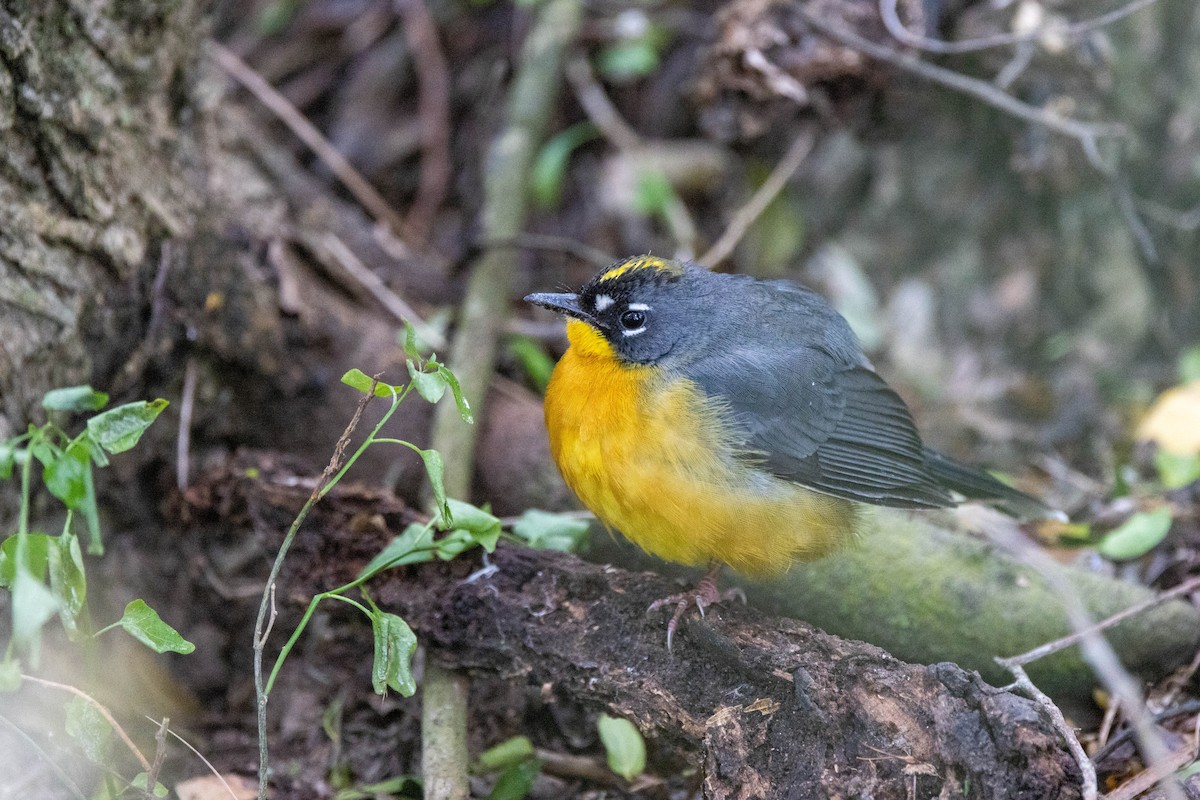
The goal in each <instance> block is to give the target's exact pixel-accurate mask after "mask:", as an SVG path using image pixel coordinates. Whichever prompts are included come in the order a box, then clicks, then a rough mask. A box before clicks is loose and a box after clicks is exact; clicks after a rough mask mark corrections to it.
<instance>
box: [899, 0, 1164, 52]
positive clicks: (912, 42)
mask: <svg viewBox="0 0 1200 800" xmlns="http://www.w3.org/2000/svg"><path fill="white" fill-rule="evenodd" d="M898 2H899V0H879V15H880V16H881V17H883V25H884V27H886V28H887V30H888V33H890V34H891V35H892V36H894V37H895V38H896V39H897V40H898V41H900V42H902V43H903V44H906V45H908V46H909V47H915V48H917V49H918V50H927V51H928V52H931V53H942V54H954V53H973V52H975V51H978V50H988V49H991V48H993V47H1004V46H1006V45H1012V44H1021V43H1023V42H1032V41H1034V40H1035V39H1039V38H1041V37H1042V36H1044V35H1045V34H1046V33H1053V34H1055V35H1057V36H1061V37H1062V38H1063V39H1076V38H1078V37H1080V36H1083V35H1084V34H1086V33H1091V32H1092V31H1094V30H1096V29H1098V28H1103V27H1105V26H1107V25H1111V24H1112V23H1114V22H1116V21H1118V20H1121V19H1124V18H1125V17H1128V16H1129V15H1131V14H1135V13H1137V12H1138V11H1141V10H1142V9H1143V8H1146V7H1147V6H1150V5H1153V4H1154V3H1157V2H1158V0H1132V1H1131V2H1130V3H1128V4H1127V5H1124V6H1121V7H1120V8H1116V9H1113V10H1112V11H1109V12H1108V13H1106V14H1101V15H1100V16H1098V17H1093V18H1092V19H1089V20H1084V21H1082V22H1075V23H1072V24H1070V25H1064V26H1062V27H1061V28H1053V29H1050V30H1049V31H1047V29H1046V28H1044V27H1040V28H1037V29H1035V30H1032V31H1025V32H1022V33H998V34H995V35H993V36H981V37H979V38H977V39H962V40H959V41H956V42H947V41H945V40H944V39H929V38H927V37H924V36H919V35H917V34H915V33H913V32H912V31H910V30H909V29H908V28H906V27H905V26H904V23H903V22H901V20H900V15H899V13H897V9H896V6H897V3H898Z"/></svg>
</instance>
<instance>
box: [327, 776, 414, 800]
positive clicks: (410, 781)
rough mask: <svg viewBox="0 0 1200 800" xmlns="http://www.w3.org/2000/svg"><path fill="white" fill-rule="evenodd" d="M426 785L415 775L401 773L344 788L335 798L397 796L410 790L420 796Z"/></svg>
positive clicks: (363, 799) (372, 799)
mask: <svg viewBox="0 0 1200 800" xmlns="http://www.w3.org/2000/svg"><path fill="white" fill-rule="evenodd" d="M423 788H424V785H423V784H422V783H421V779H420V778H418V777H416V776H414V775H400V776H398V777H395V778H388V779H387V780H383V781H379V782H378V783H364V784H362V785H360V786H351V787H350V788H348V789H342V790H341V791H339V792H338V793H337V794H335V795H334V796H333V798H334V800H376V798H379V797H395V796H398V795H403V796H405V797H408V796H410V795H408V794H407V792H409V791H410V790H415V791H416V793H417V796H420V794H421V790H422V789H423Z"/></svg>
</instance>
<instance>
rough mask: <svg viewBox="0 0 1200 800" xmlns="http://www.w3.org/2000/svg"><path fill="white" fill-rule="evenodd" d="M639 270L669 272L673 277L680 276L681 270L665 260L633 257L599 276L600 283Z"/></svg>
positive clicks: (651, 257) (675, 263)
mask: <svg viewBox="0 0 1200 800" xmlns="http://www.w3.org/2000/svg"><path fill="white" fill-rule="evenodd" d="M639 269H653V270H659V271H662V272H669V273H671V274H673V275H678V274H682V272H683V270H682V269H681V268H680V266H679V262H677V261H667V260H666V259H662V258H657V257H655V256H634V257H633V258H627V259H625V260H624V261H622V262H621V263H619V264H617V265H616V266H615V267H613V268H612V269H610V270H609V271H608V272H606V273H604V274H603V275H601V276H600V280H602V281H611V280H616V279H617V278H619V277H621V276H622V275H624V274H625V273H627V272H633V271H635V270H639Z"/></svg>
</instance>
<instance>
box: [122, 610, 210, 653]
mask: <svg viewBox="0 0 1200 800" xmlns="http://www.w3.org/2000/svg"><path fill="white" fill-rule="evenodd" d="M120 625H121V627H122V628H124V629H125V630H126V631H128V632H129V635H130V636H132V637H133V638H135V639H137V640H138V641H139V642H141V643H142V644H144V645H146V646H147V647H149V648H150V649H151V650H153V651H154V652H156V653H183V654H185V655H186V654H187V653H190V652H192V651H193V650H195V649H196V645H194V644H192V643H191V642H189V641H188V640H187V639H184V638H183V637H182V636H180V635H179V631H177V630H175V629H174V628H172V627H171V626H170V625H168V624H167V623H165V622H163V621H162V617H160V616H158V612H157V611H155V610H154V609H153V608H151V607H150V606H148V605H146V601H145V600H142V599H141V598H138V599H137V600H131V601H129V604H128V605H127V606H125V613H124V614H122V615H121V622H120Z"/></svg>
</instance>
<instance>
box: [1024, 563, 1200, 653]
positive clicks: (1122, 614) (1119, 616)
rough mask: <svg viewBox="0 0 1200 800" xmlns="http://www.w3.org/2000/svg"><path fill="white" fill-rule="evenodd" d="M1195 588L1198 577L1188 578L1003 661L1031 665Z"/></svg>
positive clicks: (1199, 578)
mask: <svg viewBox="0 0 1200 800" xmlns="http://www.w3.org/2000/svg"><path fill="white" fill-rule="evenodd" d="M1197 588H1200V575H1198V576H1196V577H1194V578H1190V579H1188V580H1186V581H1184V582H1183V583H1181V584H1179V585H1178V586H1174V587H1172V588H1170V589H1168V590H1167V591H1165V592H1162V593H1160V594H1157V595H1155V596H1154V597H1151V598H1149V599H1148V600H1145V601H1143V602H1141V603H1138V604H1137V605H1134V606H1130V607H1129V608H1127V609H1125V610H1124V611H1118V612H1117V613H1116V614H1113V615H1112V616H1111V617H1108V618H1107V619H1104V620H1102V621H1101V622H1097V623H1096V624H1095V625H1092V626H1090V627H1088V628H1087V629H1086V630H1081V631H1076V632H1074V633H1072V634H1070V635H1068V636H1064V637H1062V638H1061V639H1055V640H1054V641H1053V642H1047V643H1046V644H1043V645H1041V646H1040V647H1035V648H1034V649H1032V650H1030V651H1028V652H1026V653H1021V654H1020V655H1016V656H1012V657H1010V658H1007V659H1005V661H1011V662H1012V663H1014V664H1020V665H1022V666H1026V665H1028V664H1032V663H1033V662H1034V661H1037V660H1038V659H1041V658H1045V657H1046V656H1048V655H1051V654H1052V653H1057V652H1058V651H1060V650H1066V649H1067V648H1068V647H1071V646H1072V645H1076V644H1079V643H1080V642H1081V641H1083V640H1084V639H1086V638H1089V637H1092V636H1096V635H1097V634H1099V633H1100V632H1101V631H1105V630H1108V629H1109V628H1111V627H1113V626H1114V625H1118V624H1120V623H1122V622H1124V621H1125V620H1127V619H1129V618H1130V617H1136V616H1137V615H1138V614H1143V613H1145V612H1147V611H1149V610H1150V609H1152V608H1155V607H1157V606H1160V605H1162V604H1163V603H1165V602H1167V601H1168V600H1173V599H1175V598H1176V597H1180V596H1182V595H1185V594H1187V593H1188V592H1191V591H1193V590H1195V589H1197Z"/></svg>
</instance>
